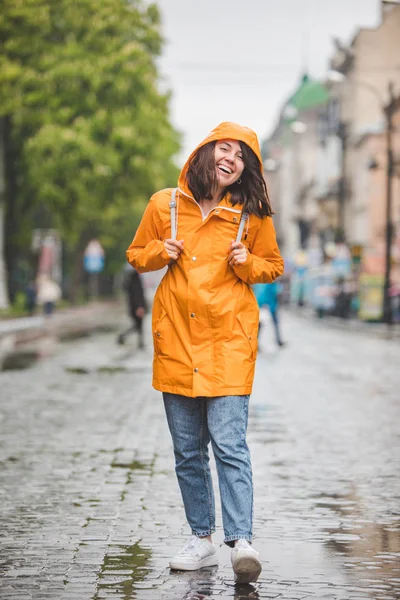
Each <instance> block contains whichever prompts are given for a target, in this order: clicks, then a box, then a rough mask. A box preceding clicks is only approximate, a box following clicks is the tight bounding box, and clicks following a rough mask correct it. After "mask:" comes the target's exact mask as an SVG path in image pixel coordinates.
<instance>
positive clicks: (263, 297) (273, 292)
mask: <svg viewBox="0 0 400 600" xmlns="http://www.w3.org/2000/svg"><path fill="white" fill-rule="evenodd" d="M253 290H254V293H255V295H256V299H257V302H258V306H259V308H260V311H261V310H262V309H263V308H264V306H265V307H267V308H268V310H269V313H270V315H271V319H272V322H273V324H274V332H275V340H276V343H277V345H278V346H279V347H280V348H281V347H282V346H284V345H285V342H283V341H282V336H281V332H280V324H279V292H280V283H278V282H277V281H274V282H272V283H257V284H256V285H254V286H253ZM262 326H263V323H262V319H261V318H260V323H259V327H258V335H260V332H261V328H262Z"/></svg>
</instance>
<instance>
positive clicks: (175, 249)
mask: <svg viewBox="0 0 400 600" xmlns="http://www.w3.org/2000/svg"><path fill="white" fill-rule="evenodd" d="M164 245H165V247H166V249H167V251H169V252H180V251H181V248H179V247H177V246H174V245H173V244H167V243H165V244H164Z"/></svg>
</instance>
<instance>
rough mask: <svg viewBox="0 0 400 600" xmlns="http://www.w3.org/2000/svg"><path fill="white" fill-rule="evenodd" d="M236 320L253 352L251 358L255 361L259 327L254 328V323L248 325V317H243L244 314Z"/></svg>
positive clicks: (239, 315) (237, 316)
mask: <svg viewBox="0 0 400 600" xmlns="http://www.w3.org/2000/svg"><path fill="white" fill-rule="evenodd" d="M236 319H237V321H238V322H239V325H240V328H241V330H242V332H243V334H244V336H245V337H246V339H247V341H248V344H249V347H250V350H251V356H252V358H253V359H254V360H255V359H256V356H257V333H258V331H257V325H256V326H254V325H253V324H252V323H248V322H247V319H246V317H243V315H242V314H238V315H236Z"/></svg>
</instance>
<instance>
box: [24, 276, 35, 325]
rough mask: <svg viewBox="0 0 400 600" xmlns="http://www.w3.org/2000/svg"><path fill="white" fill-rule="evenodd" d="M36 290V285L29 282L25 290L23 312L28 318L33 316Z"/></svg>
mask: <svg viewBox="0 0 400 600" xmlns="http://www.w3.org/2000/svg"><path fill="white" fill-rule="evenodd" d="M36 299H37V290H36V284H35V282H34V281H33V280H31V281H30V282H29V283H28V285H27V286H26V288H25V310H26V312H27V313H28V315H29V316H30V317H32V316H33V315H34V314H35V310H36Z"/></svg>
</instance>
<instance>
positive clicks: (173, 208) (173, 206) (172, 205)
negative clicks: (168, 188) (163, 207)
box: [169, 188, 178, 240]
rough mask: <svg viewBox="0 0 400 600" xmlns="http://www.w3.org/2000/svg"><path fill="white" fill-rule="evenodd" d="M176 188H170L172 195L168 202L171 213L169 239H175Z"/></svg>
mask: <svg viewBox="0 0 400 600" xmlns="http://www.w3.org/2000/svg"><path fill="white" fill-rule="evenodd" d="M177 191H178V188H174V189H173V190H172V196H171V200H170V203H169V210H170V214H171V239H172V240H176V233H177V232H176V200H175V198H176V192H177Z"/></svg>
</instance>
